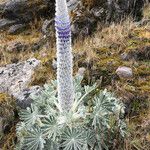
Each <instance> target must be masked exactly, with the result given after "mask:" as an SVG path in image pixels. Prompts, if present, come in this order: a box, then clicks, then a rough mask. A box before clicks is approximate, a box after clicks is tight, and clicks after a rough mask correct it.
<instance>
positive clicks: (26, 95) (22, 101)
mask: <svg viewBox="0 0 150 150" xmlns="http://www.w3.org/2000/svg"><path fill="white" fill-rule="evenodd" d="M41 90H42V88H41V87H40V86H32V87H30V88H26V89H24V90H22V91H20V92H19V93H18V94H17V95H15V97H16V99H17V100H16V103H17V106H19V107H20V108H22V109H25V108H26V107H29V106H30V105H31V103H32V99H31V98H30V96H31V94H34V95H36V94H39V93H40V91H41Z"/></svg>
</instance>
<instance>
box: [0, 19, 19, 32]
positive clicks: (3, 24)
mask: <svg viewBox="0 0 150 150" xmlns="http://www.w3.org/2000/svg"><path fill="white" fill-rule="evenodd" d="M15 23H16V21H14V20H8V19H1V20H0V30H4V29H6V28H8V27H10V26H11V25H13V24H15Z"/></svg>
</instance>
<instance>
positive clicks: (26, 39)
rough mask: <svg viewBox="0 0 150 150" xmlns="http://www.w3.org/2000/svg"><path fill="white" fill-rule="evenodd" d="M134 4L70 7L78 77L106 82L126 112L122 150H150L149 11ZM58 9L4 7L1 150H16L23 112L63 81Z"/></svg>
mask: <svg viewBox="0 0 150 150" xmlns="http://www.w3.org/2000/svg"><path fill="white" fill-rule="evenodd" d="M125 2H129V3H128V4H129V5H128V6H127V5H126V4H127V3H125ZM133 2H135V1H134V0H130V1H129V0H126V1H124V0H121V1H120V2H118V1H115V0H114V1H110V3H106V1H103V0H102V1H101V2H100V3H97V1H95V0H82V4H81V3H77V2H76V1H75V0H74V1H73V0H72V1H69V2H68V7H69V10H70V15H71V18H72V33H73V53H74V74H76V73H77V72H79V73H83V72H84V71H85V74H84V76H85V78H84V83H85V84H92V83H94V82H99V85H100V88H101V89H104V88H107V89H108V90H110V91H112V92H114V93H115V94H116V95H117V96H118V97H120V98H121V99H122V100H123V102H124V103H125V105H126V116H125V117H126V122H127V124H128V130H129V134H128V137H127V139H126V140H125V141H124V145H119V143H117V139H116V143H115V145H114V149H115V150H117V149H118V150H149V149H150V111H149V108H150V102H149V101H150V5H149V4H147V5H146V6H145V7H144V3H143V0H137V1H136V3H133ZM28 6H30V7H28ZM27 8H28V9H27ZM53 8H54V1H49V0H35V1H31V0H17V1H16V3H15V2H11V1H6V0H1V1H0V18H1V19H0V30H1V34H0V140H1V142H0V149H1V148H2V149H3V150H7V149H9V150H11V149H13V148H14V143H15V142H16V135H15V125H16V122H17V108H18V107H22V108H25V107H27V106H29V105H30V103H31V99H30V98H29V95H30V94H31V93H33V92H40V90H41V89H42V86H43V84H45V83H48V82H50V81H51V79H54V78H55V77H56V61H57V60H56V56H55V53H56V48H55V37H54V35H55V34H54V19H53V17H54V9H53ZM25 10H27V11H25ZM25 12H26V13H25ZM18 14H19V15H18ZM129 14H130V16H129ZM126 16H127V17H126ZM4 141H5V142H4Z"/></svg>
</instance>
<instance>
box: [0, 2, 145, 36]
mask: <svg viewBox="0 0 150 150" xmlns="http://www.w3.org/2000/svg"><path fill="white" fill-rule="evenodd" d="M67 2H68V8H69V11H70V12H71V13H73V16H74V17H73V19H72V32H73V36H74V37H77V36H79V35H81V36H83V37H84V36H87V35H90V34H91V33H92V32H93V31H95V28H96V25H97V23H98V22H101V23H106V22H107V23H108V24H109V23H110V22H119V21H120V20H122V19H124V18H125V17H126V16H132V17H133V18H134V19H135V20H140V19H141V18H142V9H143V6H144V0H119V1H118V0H101V1H96V0H94V1H93V0H92V1H91V2H90V3H89V2H87V0H84V1H83V0H82V1H81V0H67ZM54 6H55V0H37V1H33V0H15V1H12V0H7V1H6V2H4V3H3V4H1V5H0V17H1V18H5V19H7V20H13V21H15V24H28V23H29V22H32V21H33V20H35V19H37V20H38V19H39V18H44V19H46V18H47V17H49V18H50V19H54V14H55V10H54V9H55V7H54ZM3 8H4V9H3ZM1 9H3V10H1ZM49 25H50V22H49V21H48V22H45V23H44V24H43V27H42V32H43V33H44V34H47V29H48V26H49ZM17 28H18V27H17ZM19 29H20V28H19ZM15 31H16V30H15ZM20 32H21V31H20Z"/></svg>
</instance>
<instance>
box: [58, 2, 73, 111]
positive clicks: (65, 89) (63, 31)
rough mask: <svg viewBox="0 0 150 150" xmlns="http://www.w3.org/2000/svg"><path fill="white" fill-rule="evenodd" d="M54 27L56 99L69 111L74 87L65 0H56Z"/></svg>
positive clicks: (68, 21)
mask: <svg viewBox="0 0 150 150" xmlns="http://www.w3.org/2000/svg"><path fill="white" fill-rule="evenodd" d="M55 28H56V39H57V43H56V45H57V82H58V84H57V85H58V87H57V88H58V101H59V102H60V105H61V107H62V109H63V111H69V110H70V108H71V106H72V104H73V100H74V89H73V78H72V68H73V65H72V49H71V29H70V20H69V14H68V9H67V3H66V0H56V16H55Z"/></svg>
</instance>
